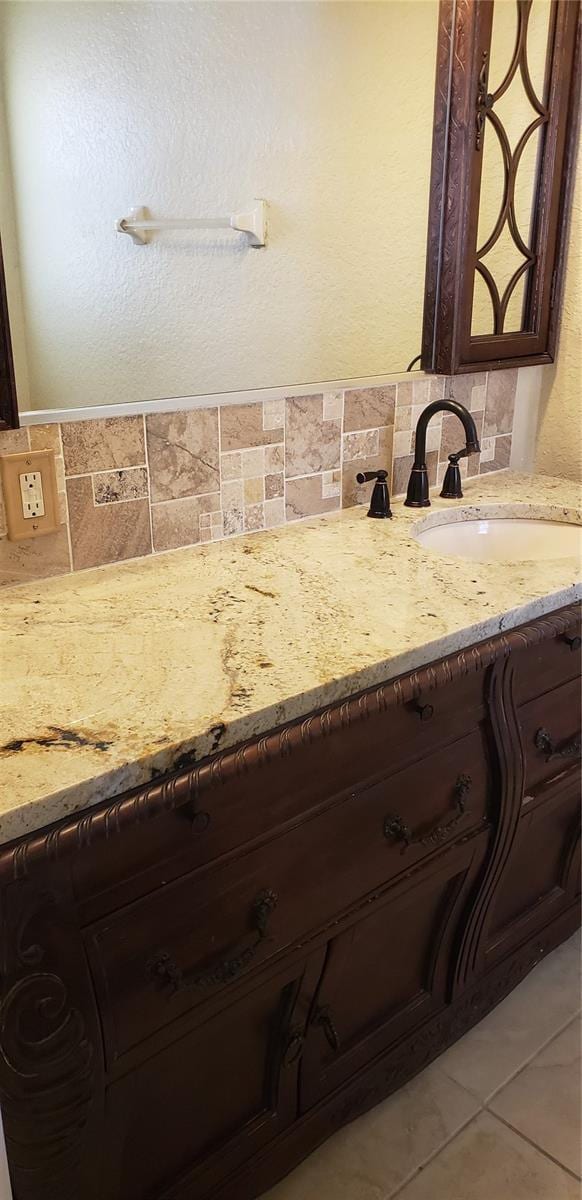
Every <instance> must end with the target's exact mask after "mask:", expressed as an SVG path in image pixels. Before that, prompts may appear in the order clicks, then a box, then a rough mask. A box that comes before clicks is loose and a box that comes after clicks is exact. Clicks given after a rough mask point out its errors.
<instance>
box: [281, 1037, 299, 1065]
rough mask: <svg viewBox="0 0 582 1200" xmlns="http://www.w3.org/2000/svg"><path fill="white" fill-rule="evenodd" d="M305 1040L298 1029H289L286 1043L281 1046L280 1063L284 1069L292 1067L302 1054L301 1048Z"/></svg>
mask: <svg viewBox="0 0 582 1200" xmlns="http://www.w3.org/2000/svg"><path fill="white" fill-rule="evenodd" d="M304 1042H305V1039H304V1037H303V1034H302V1033H301V1030H300V1029H291V1030H290V1032H289V1033H288V1035H287V1041H286V1042H285V1044H284V1046H283V1053H282V1055H281V1061H282V1063H283V1066H284V1067H292V1066H293V1063H296V1062H298V1061H299V1059H300V1058H301V1055H302V1054H303V1046H304Z"/></svg>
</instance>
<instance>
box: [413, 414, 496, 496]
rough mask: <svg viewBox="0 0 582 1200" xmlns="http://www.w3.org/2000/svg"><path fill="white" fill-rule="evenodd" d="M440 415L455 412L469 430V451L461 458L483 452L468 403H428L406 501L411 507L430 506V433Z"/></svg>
mask: <svg viewBox="0 0 582 1200" xmlns="http://www.w3.org/2000/svg"><path fill="white" fill-rule="evenodd" d="M438 412H452V413H454V414H455V416H456V417H458V418H459V420H460V422H461V424H462V426H463V429H464V431H465V449H464V451H462V452H460V453H459V457H464V456H465V455H469V454H478V453H479V450H480V449H481V447H480V446H479V438H478V436H477V426H476V425H475V422H474V420H473V418H472V416H471V413H470V412H469V410H468V409H467V408H465V405H464V404H460V403H459V401H458V400H434V401H433V403H432V404H427V406H426V408H425V409H424V410H423V412H421V414H420V417H419V418H418V422H417V426H416V435H415V442H414V463H413V466H412V470H411V472H410V479H409V481H408V491H407V493H406V500H405V501H404V503H405V505H406V506H407V507H408V508H429V507H430V500H429V487H428V471H427V468H426V431H427V428H428V423H429V421H430V419H431V417H434V415H435V413H438ZM459 479H460V473H459ZM449 494H450V493H449ZM459 495H462V493H461V492H459Z"/></svg>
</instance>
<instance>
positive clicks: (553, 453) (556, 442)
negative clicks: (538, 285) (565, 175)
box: [536, 154, 582, 482]
mask: <svg viewBox="0 0 582 1200" xmlns="http://www.w3.org/2000/svg"><path fill="white" fill-rule="evenodd" d="M536 471H539V472H541V473H542V474H544V475H560V476H563V477H564V478H566V479H574V480H576V481H578V482H580V481H581V480H582V154H579V156H578V170H577V176H576V188H575V193H574V203H573V207H572V224H571V229H570V244H569V249H568V263H567V269H566V282H565V292H564V308H563V311H562V324H561V328H560V337H559V342H558V354H557V358H556V362H555V363H554V364H553V366H551V367H544V368H543V382H542V396H541V415H540V429H539V435H538V444H537V453H536Z"/></svg>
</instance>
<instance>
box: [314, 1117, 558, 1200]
mask: <svg viewBox="0 0 582 1200" xmlns="http://www.w3.org/2000/svg"><path fill="white" fill-rule="evenodd" d="M579 1197H580V1190H579V1185H578V1183H577V1181H576V1180H575V1179H574V1178H573V1177H572V1175H568V1174H567V1173H566V1171H564V1170H562V1168H561V1167H558V1166H556V1164H555V1163H553V1162H551V1161H550V1159H549V1158H546V1157H545V1155H544V1154H542V1153H541V1152H540V1151H539V1150H536V1149H535V1147H534V1146H531V1145H530V1144H529V1142H526V1141H524V1139H523V1138H521V1137H519V1135H518V1134H517V1133H513V1131H512V1130H511V1129H508V1128H507V1126H506V1125H503V1124H502V1123H501V1121H498V1120H496V1118H495V1117H493V1116H491V1114H490V1113H481V1114H480V1115H479V1116H478V1117H476V1118H475V1120H474V1121H471V1123H470V1125H468V1126H467V1128H466V1129H463V1130H462V1132H461V1133H459V1134H458V1135H457V1137H456V1138H454V1139H453V1141H452V1142H451V1143H450V1144H449V1145H448V1146H445V1148H444V1150H441V1152H440V1154H437V1156H436V1158H433V1160H432V1162H430V1163H429V1164H428V1166H427V1167H425V1169H424V1170H423V1171H421V1172H420V1173H419V1174H418V1175H415V1177H414V1179H412V1180H411V1181H410V1183H408V1184H407V1185H406V1186H405V1187H404V1188H402V1190H401V1191H400V1192H399V1193H398V1200H579ZM322 1200H323V1198H322Z"/></svg>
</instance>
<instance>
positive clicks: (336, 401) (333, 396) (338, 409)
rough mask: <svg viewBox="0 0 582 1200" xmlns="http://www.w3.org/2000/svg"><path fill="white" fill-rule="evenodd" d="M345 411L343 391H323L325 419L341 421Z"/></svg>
mask: <svg viewBox="0 0 582 1200" xmlns="http://www.w3.org/2000/svg"><path fill="white" fill-rule="evenodd" d="M343 413H344V394H343V392H324V393H323V419H324V421H334V420H337V421H341V419H342V417H343Z"/></svg>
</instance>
